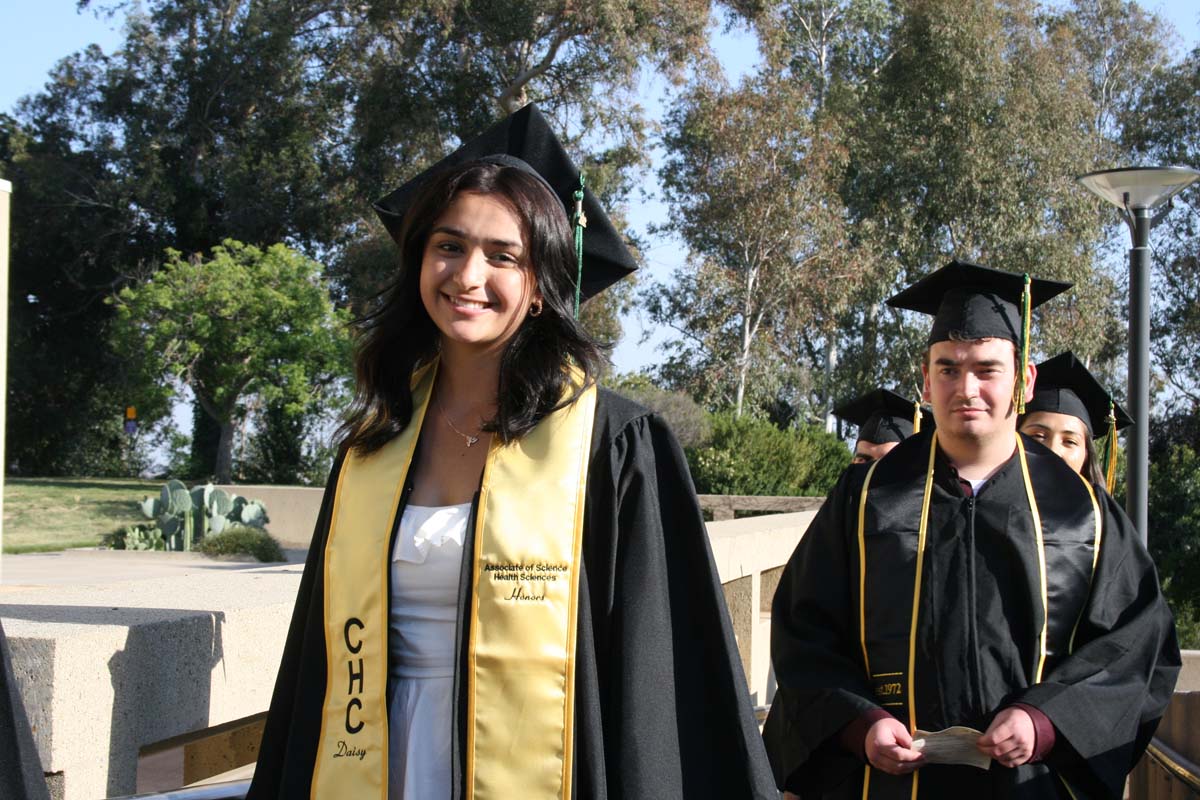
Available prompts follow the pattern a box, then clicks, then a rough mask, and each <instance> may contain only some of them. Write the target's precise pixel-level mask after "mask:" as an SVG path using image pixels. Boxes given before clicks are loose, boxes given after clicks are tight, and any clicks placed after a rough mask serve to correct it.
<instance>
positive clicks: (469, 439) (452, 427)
mask: <svg viewBox="0 0 1200 800" xmlns="http://www.w3.org/2000/svg"><path fill="white" fill-rule="evenodd" d="M438 411H439V412H440V413H441V415H442V419H444V420H445V421H446V424H447V425H449V426H450V430H452V431H454V432H455V433H457V434H458V435H459V436H461V437H462V438H464V439H466V441H467V447H470V446H471V445H473V444H475V443H476V442H478V441H479V437H478V436H468V435H467V434H465V433H463V432H462V431H460V430H459V429H458V428H457V427H456V426H455V425H454V423H453V422H451V421H450V417H449V416H448V415H447V414H446V409H445V407H444V406H442V401H441V400H438Z"/></svg>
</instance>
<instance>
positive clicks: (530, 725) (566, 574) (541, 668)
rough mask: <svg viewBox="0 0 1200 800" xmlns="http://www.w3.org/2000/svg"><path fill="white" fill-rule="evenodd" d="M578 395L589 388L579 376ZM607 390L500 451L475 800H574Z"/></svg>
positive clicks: (479, 571) (488, 508)
mask: <svg viewBox="0 0 1200 800" xmlns="http://www.w3.org/2000/svg"><path fill="white" fill-rule="evenodd" d="M574 378H575V386H576V387H577V386H578V385H579V382H580V380H581V379H582V376H581V375H580V373H578V371H576V372H575V374H574ZM595 408H596V389H595V387H594V386H593V387H590V388H589V389H588V390H587V391H586V392H584V393H583V394H582V395H581V396H580V397H579V399H577V400H576V401H575V402H574V403H573V404H571V405H570V406H567V407H566V408H563V409H560V410H559V411H556V412H554V413H553V414H551V415H549V416H548V417H546V418H545V419H543V420H542V421H541V422H540V423H539V424H538V426H537V427H536V428H534V430H533V431H531V432H530V433H528V434H526V435H525V436H524V437H522V438H521V439H519V440H517V441H515V442H512V443H510V444H508V445H504V444H502V443H500V442H499V440H497V439H493V442H492V446H491V449H490V450H489V452H488V459H487V463H486V466H485V467H484V477H483V488H482V490H481V492H480V497H479V510H478V513H477V518H476V530H475V550H474V559H473V564H474V579H473V585H472V589H471V592H472V593H471V609H470V614H471V619H470V641H469V644H468V650H467V660H468V665H467V743H466V753H465V761H466V769H467V777H466V798H467V800H496V799H497V798H507V797H513V796H514V795H515V794H519V795H520V796H521V797H523V798H532V799H533V800H550V798H557V799H558V800H570V798H571V769H572V754H573V743H572V742H573V733H574V711H575V639H576V620H577V618H578V614H577V604H578V593H579V559H580V548H581V543H582V538H583V510H584V489H585V487H586V483H587V461H588V456H589V452H590V447H591V438H592V425H593V422H594V419H595Z"/></svg>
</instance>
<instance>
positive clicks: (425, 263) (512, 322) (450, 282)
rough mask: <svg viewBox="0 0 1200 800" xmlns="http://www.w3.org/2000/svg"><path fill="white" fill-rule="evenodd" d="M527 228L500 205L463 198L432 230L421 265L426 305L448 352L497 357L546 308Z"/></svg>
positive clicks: (469, 196) (496, 201) (478, 196)
mask: <svg viewBox="0 0 1200 800" xmlns="http://www.w3.org/2000/svg"><path fill="white" fill-rule="evenodd" d="M535 284H536V281H535V279H534V277H533V270H532V268H531V266H530V264H529V261H528V257H527V255H526V247H525V242H524V237H523V235H522V230H521V221H520V219H519V218H518V217H517V215H516V214H514V213H513V212H512V210H510V208H509V207H508V206H507V205H506V204H505V203H504V202H503V201H502V200H501V199H499V198H496V197H493V196H491V195H485V194H473V193H463V194H460V195H458V196H457V197H456V198H455V199H454V201H453V202H452V203H451V204H450V206H449V207H448V208H447V209H446V210H445V212H444V213H443V214H442V215H441V216H440V217H438V219H437V220H436V221H435V222H434V224H433V229H432V231H431V232H430V235H429V240H428V241H427V242H426V244H425V252H424V254H423V256H422V259H421V301H422V302H423V303H424V304H425V310H426V311H427V312H428V313H429V317H430V319H432V320H433V323H434V325H436V326H437V328H438V330H439V331H441V334H442V351H443V352H444V353H445V352H448V351H454V350H456V349H457V350H459V351H460V352H466V353H480V352H492V351H495V352H497V353H499V352H500V351H502V350H503V347H504V345H505V344H506V343H507V342H508V340H509V339H511V338H512V336H513V334H514V333H516V331H517V329H518V328H519V327H520V326H521V323H522V322H523V321H524V320H525V315H526V314H528V313H529V307H530V305H531V304H532V303H534V302H535V301H540V299H541V295H540V293H539V292H538V290H537V287H536V285H535Z"/></svg>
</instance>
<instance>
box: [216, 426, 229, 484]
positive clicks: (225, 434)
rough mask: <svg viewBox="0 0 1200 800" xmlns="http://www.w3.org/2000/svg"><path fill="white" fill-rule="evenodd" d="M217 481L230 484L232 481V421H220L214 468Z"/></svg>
mask: <svg viewBox="0 0 1200 800" xmlns="http://www.w3.org/2000/svg"><path fill="white" fill-rule="evenodd" d="M215 478H216V482H217V483H221V484H230V483H232V482H233V421H232V420H227V421H225V422H222V423H221V438H219V439H218V440H217V465H216V470H215Z"/></svg>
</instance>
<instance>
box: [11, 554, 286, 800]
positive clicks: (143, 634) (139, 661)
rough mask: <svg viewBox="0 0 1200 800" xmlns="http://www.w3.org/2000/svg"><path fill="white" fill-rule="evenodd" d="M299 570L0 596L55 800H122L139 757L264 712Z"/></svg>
mask: <svg viewBox="0 0 1200 800" xmlns="http://www.w3.org/2000/svg"><path fill="white" fill-rule="evenodd" d="M300 572H301V567H300V566H299V565H286V566H279V567H265V568H260V569H249V570H243V571H239V572H214V573H199V574H190V575H183V576H180V577H174V578H170V579H165V578H164V579H153V580H145V581H132V582H127V583H108V584H101V585H94V586H72V587H52V588H51V587H47V588H44V589H29V590H25V591H20V592H8V593H5V594H4V595H0V617H3V618H4V627H5V631H6V632H7V633H8V635H9V641H10V644H11V646H12V651H13V667H14V673H15V674H16V680H17V683H18V685H19V686H20V688H21V693H22V696H23V697H24V699H25V703H26V707H27V709H28V711H29V714H30V717H31V720H36V722H35V723H32V724H34V725H35V731H34V737H35V738H34V740H35V742H36V743H37V747H38V753H39V755H40V757H41V759H42V764H43V769H45V770H46V771H47V772H50V773H62V796H63V798H64V800H76V798H80V800H82V799H84V798H86V799H87V800H94V798H98V797H108V796H112V795H123V794H132V793H133V792H134V791H135V790H136V781H137V756H138V752H139V750H140V749H141V748H142V747H145V746H147V745H151V744H154V743H156V742H159V741H161V740H163V739H167V738H170V737H172V736H178V735H180V734H183V733H187V732H189V731H195V730H199V729H203V728H207V727H209V726H212V725H215V724H217V723H220V722H225V721H228V720H232V719H239V718H241V717H245V716H247V715H248V714H251V713H254V712H257V711H263V710H265V709H266V707H267V705H268V703H269V702H270V695H271V691H272V689H273V687H274V678H275V673H276V671H277V669H278V667H279V660H280V657H281V654H282V651H283V642H284V637H285V636H286V632H287V625H288V620H289V619H290V617H291V610H292V605H293V604H294V602H295V593H296V589H297V587H298V585H299V580H300Z"/></svg>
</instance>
